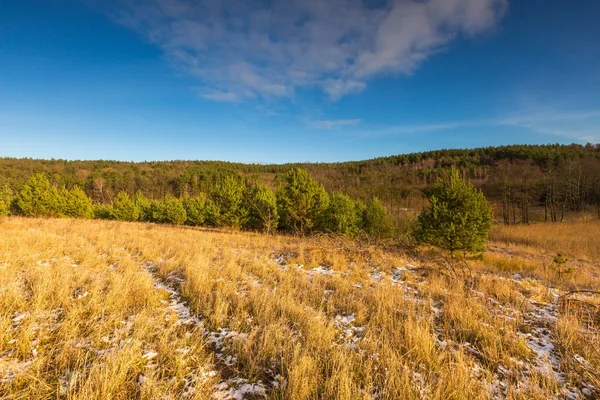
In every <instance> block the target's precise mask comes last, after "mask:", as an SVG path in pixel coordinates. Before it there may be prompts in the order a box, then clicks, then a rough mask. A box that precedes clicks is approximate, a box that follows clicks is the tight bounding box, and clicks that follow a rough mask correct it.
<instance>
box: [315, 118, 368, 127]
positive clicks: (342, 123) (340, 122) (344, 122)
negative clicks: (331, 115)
mask: <svg viewBox="0 0 600 400" xmlns="http://www.w3.org/2000/svg"><path fill="white" fill-rule="evenodd" d="M359 123H360V119H337V120H322V121H313V122H311V123H310V126H311V127H313V128H315V129H337V128H343V127H347V126H356V125H358V124H359Z"/></svg>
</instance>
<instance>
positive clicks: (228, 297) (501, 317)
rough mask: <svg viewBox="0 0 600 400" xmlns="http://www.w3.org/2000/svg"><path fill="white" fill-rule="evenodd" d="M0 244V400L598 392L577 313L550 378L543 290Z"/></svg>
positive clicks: (562, 337)
mask: <svg viewBox="0 0 600 400" xmlns="http://www.w3.org/2000/svg"><path fill="white" fill-rule="evenodd" d="M0 230H1V232H2V235H1V236H0V293H1V296H0V332H1V335H2V336H1V337H0V397H2V398H11V399H12V398H22V399H26V398H69V399H71V398H74V399H79V398H81V399H91V398H94V399H95V398H102V399H130V398H139V399H154V398H157V399H158V398H161V399H163V398H173V399H175V398H196V399H202V398H234V396H236V395H238V396H240V398H241V396H243V395H242V392H243V391H246V392H247V393H246V395H245V397H244V398H248V399H251V398H270V399H317V398H326V399H370V398H378V399H420V398H430V399H442V398H443V399H488V398H493V397H495V396H497V397H498V398H509V399H529V398H538V399H547V398H551V397H553V396H555V395H557V396H559V397H560V396H561V390H563V388H565V387H568V388H571V389H573V388H579V389H585V390H592V391H593V390H594V389H593V388H591V385H593V384H597V381H594V380H593V379H596V378H594V377H597V376H598V375H597V371H598V369H599V367H600V357H598V355H597V354H596V353H595V352H594V350H593V349H592V348H591V346H590V344H589V343H596V342H590V340H591V339H590V338H597V337H598V330H597V329H596V327H595V326H594V325H590V324H587V325H586V323H585V321H584V319H583V318H582V317H580V316H578V314H576V313H574V312H565V314H564V315H562V314H561V315H560V318H559V319H558V322H557V323H556V324H554V325H552V326H548V329H549V331H550V332H551V335H550V336H551V338H552V340H553V343H554V345H555V346H556V350H555V351H553V352H551V355H552V356H554V355H561V356H562V357H564V359H565V360H566V361H564V362H562V361H561V362H560V364H559V365H558V366H556V369H557V370H556V371H552V367H550V371H547V370H544V369H543V368H542V367H540V365H541V364H540V363H541V361H540V360H539V359H538V358H537V353H535V352H534V351H532V349H531V345H530V341H531V340H532V338H534V339H535V338H537V336H536V335H538V332H537V330H536V329H538V328H539V326H538V325H537V324H538V321H537V320H536V321H533V319H532V318H533V317H532V315H533V314H535V312H537V311H539V310H540V309H541V308H542V306H540V304H548V305H549V306H550V305H551V301H552V298H551V296H549V295H548V289H547V287H546V286H545V285H544V284H542V283H540V282H538V281H536V280H532V279H511V278H509V277H506V275H505V274H502V273H500V274H496V273H489V272H490V271H481V272H476V274H475V275H474V279H473V280H467V281H466V280H464V279H462V278H458V279H450V278H448V277H447V276H445V275H444V274H443V273H438V272H437V271H436V269H435V268H430V267H432V265H429V264H428V263H427V262H425V261H423V262H422V263H421V264H420V263H418V262H416V261H414V260H410V259H409V258H408V257H407V256H406V255H403V254H400V253H398V252H397V251H386V250H384V249H382V248H379V247H376V246H371V247H365V248H359V247H355V246H352V243H348V242H343V241H338V242H332V241H330V240H329V239H327V238H307V239H297V238H290V237H268V236H262V235H255V234H249V233H239V232H216V231H202V230H196V229H187V228H178V227H166V226H155V225H147V224H146V225H145V224H133V223H117V222H111V221H77V220H26V219H19V218H4V219H1V220H0ZM565 251H566V249H565ZM497 256H498V257H500V256H499V255H497ZM420 267H425V269H419V268H420ZM495 272H498V271H495ZM500 272H501V271H500ZM590 279H592V278H590ZM594 284H597V281H595V282H594ZM180 296H181V300H184V301H185V302H186V304H187V305H188V306H189V308H190V311H191V313H192V316H195V317H196V319H194V318H191V317H189V318H188V317H186V315H185V311H186V310H185V307H183V312H182V306H183V304H181V303H180V302H179V300H180ZM542 302H545V303H542ZM182 318H184V320H182ZM573 321H574V322H573ZM575 322H576V323H575ZM540 323H541V322H540ZM584 325H585V326H584ZM580 328H581V329H580ZM584 328H585V329H584ZM528 332H529V333H530V336H527V333H528ZM594 340H596V339H594ZM575 354H577V355H578V356H581V357H582V358H584V359H585V362H586V363H588V364H589V365H587V364H586V368H587V369H586V371H587V372H586V373H587V375H585V374H584V375H582V374H581V373H579V372H580V369H579V367H578V365H576V364H574V363H573V362H570V361H568V360H573V357H574V355H575ZM554 372H556V373H559V374H561V375H560V379H559V380H557V379H556V376H555V373H554ZM584 384H589V385H590V388H587V386H585V385H584ZM236 390H237V391H236ZM573 390H578V389H573ZM250 392H253V393H254V394H251V393H250ZM580 393H581V392H580ZM591 393H592V395H595V394H598V393H600V392H596V393H595V394H594V392H591Z"/></svg>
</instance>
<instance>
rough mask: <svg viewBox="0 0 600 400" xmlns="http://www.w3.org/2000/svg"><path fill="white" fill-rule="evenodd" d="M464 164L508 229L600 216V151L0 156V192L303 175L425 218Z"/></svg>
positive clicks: (201, 184) (181, 186) (99, 195)
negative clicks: (439, 184)
mask: <svg viewBox="0 0 600 400" xmlns="http://www.w3.org/2000/svg"><path fill="white" fill-rule="evenodd" d="M451 166H456V167H457V168H458V169H459V170H460V172H461V173H462V175H463V177H464V178H465V179H468V180H470V181H471V182H472V183H473V184H474V185H475V186H476V187H478V188H480V189H482V191H483V192H484V194H485V196H486V197H487V199H488V201H489V202H490V203H491V204H492V206H493V208H494V211H495V217H496V219H497V220H498V221H500V222H503V223H505V224H518V223H529V222H534V221H547V222H558V221H563V220H564V219H565V218H568V216H569V215H573V213H579V214H582V215H586V216H590V217H595V218H597V217H600V144H590V143H588V144H586V145H579V144H570V145H559V144H552V145H512V146H500V147H486V148H476V149H442V150H436V151H428V152H422V153H411V154H404V155H396V156H389V157H380V158H376V159H371V160H364V161H349V162H339V163H296V164H282V165H275V164H264V165H263V164H242V163H232V162H221V161H179V160H176V161H161V162H120V161H110V160H97V161H67V160H54V159H52V160H38V159H29V158H21V159H16V158H1V159H0V186H1V187H2V188H3V189H2V190H3V191H4V192H6V191H11V192H13V193H16V192H18V191H20V190H21V189H22V188H23V186H24V185H25V184H26V182H28V181H29V179H31V177H32V176H33V175H34V174H37V173H41V174H43V175H44V176H46V177H47V178H48V179H49V181H50V183H51V184H52V185H53V186H55V187H57V188H64V189H67V190H71V189H73V188H75V187H79V188H81V189H82V190H83V191H84V192H85V194H86V195H87V196H88V197H90V198H91V199H92V200H93V202H94V203H95V204H106V205H109V204H112V203H113V202H114V201H115V200H116V198H117V196H118V195H119V193H127V194H129V195H130V196H134V195H135V193H137V192H140V193H142V194H143V195H144V196H145V197H147V198H148V199H150V200H162V199H164V198H165V196H173V197H175V198H178V199H183V198H186V197H197V196H201V195H203V194H209V193H211V192H213V191H214V190H215V188H216V187H217V185H219V184H221V183H222V182H223V181H224V180H225V179H226V178H227V177H232V176H233V177H236V179H241V180H243V181H245V182H246V183H247V184H248V185H254V184H261V185H264V186H266V187H268V188H272V189H274V188H275V187H276V177H277V176H280V175H282V174H284V173H286V172H289V171H291V170H293V169H295V168H302V169H304V170H306V171H308V172H309V173H310V175H311V176H312V177H313V178H314V179H315V180H316V181H317V182H318V183H320V184H321V185H323V187H324V188H325V190H326V191H327V192H329V193H333V192H339V193H343V194H345V195H347V196H350V197H351V198H352V199H354V200H356V201H363V202H369V201H371V199H373V198H378V199H379V200H380V201H381V202H382V203H383V204H384V206H385V207H386V208H387V210H388V212H389V213H390V214H391V215H392V216H393V217H394V218H395V219H399V218H402V216H403V215H405V214H407V213H412V212H413V211H418V210H420V208H422V206H423V205H424V204H425V202H426V192H427V187H428V185H430V184H432V183H433V182H435V180H436V179H437V178H438V177H439V176H440V174H441V173H442V171H444V170H447V169H448V168H450V167H451Z"/></svg>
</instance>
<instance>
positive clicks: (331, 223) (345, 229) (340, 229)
mask: <svg viewBox="0 0 600 400" xmlns="http://www.w3.org/2000/svg"><path fill="white" fill-rule="evenodd" d="M356 210H357V207H356V204H355V203H354V201H352V199H351V198H350V197H349V196H347V195H345V194H343V193H339V192H336V193H333V194H332V195H331V197H330V198H329V206H328V207H327V209H326V210H325V212H324V213H323V215H322V217H321V221H320V224H319V228H320V230H323V231H325V232H331V233H339V234H341V235H347V236H354V235H355V234H356V232H357V231H358V227H359V222H360V219H359V215H358V213H357V211H356Z"/></svg>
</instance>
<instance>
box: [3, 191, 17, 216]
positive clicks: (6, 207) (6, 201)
mask: <svg viewBox="0 0 600 400" xmlns="http://www.w3.org/2000/svg"><path fill="white" fill-rule="evenodd" d="M13 196H14V194H13V191H12V189H11V188H10V186H8V185H2V186H0V216H5V215H8V214H10V207H11V204H12V201H13Z"/></svg>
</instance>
